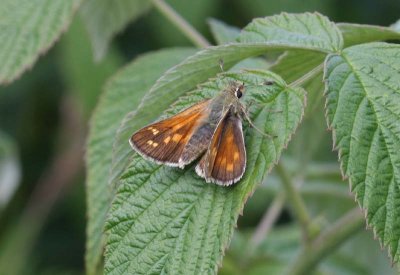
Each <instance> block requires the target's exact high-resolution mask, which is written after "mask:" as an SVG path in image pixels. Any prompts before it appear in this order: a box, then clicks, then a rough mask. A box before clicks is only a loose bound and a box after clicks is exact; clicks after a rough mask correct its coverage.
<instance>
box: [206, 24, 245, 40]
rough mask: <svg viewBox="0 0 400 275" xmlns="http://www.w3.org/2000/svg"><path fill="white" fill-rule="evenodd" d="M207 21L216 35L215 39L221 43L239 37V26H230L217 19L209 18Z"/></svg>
mask: <svg viewBox="0 0 400 275" xmlns="http://www.w3.org/2000/svg"><path fill="white" fill-rule="evenodd" d="M207 22H208V25H210V29H211V33H212V35H213V36H214V39H215V41H216V42H217V44H219V45H222V44H227V43H230V42H235V41H236V39H237V38H238V37H239V34H240V29H239V28H236V27H233V26H229V25H227V24H225V23H224V22H222V21H219V20H217V19H209V20H208V21H207Z"/></svg>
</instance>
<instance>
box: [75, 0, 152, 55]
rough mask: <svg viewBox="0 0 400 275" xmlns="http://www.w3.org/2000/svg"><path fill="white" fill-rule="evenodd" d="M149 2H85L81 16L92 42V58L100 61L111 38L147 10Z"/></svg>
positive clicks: (97, 0)
mask: <svg viewBox="0 0 400 275" xmlns="http://www.w3.org/2000/svg"><path fill="white" fill-rule="evenodd" d="M150 7H151V1H149V0H120V1H112V0H86V1H85V2H84V3H83V4H82V8H81V15H82V18H83V20H84V22H85V25H86V28H87V30H88V32H89V36H90V38H91V40H92V45H93V51H94V58H95V60H96V61H99V60H101V59H102V58H103V57H104V55H105V54H106V52H107V49H108V45H109V44H110V41H111V40H112V38H113V37H114V36H115V35H116V34H117V33H119V32H121V31H122V30H123V29H124V28H125V27H126V26H127V25H128V23H129V22H131V21H134V20H136V19H137V18H138V17H139V16H140V15H142V14H143V13H144V12H146V11H147V10H149V8H150Z"/></svg>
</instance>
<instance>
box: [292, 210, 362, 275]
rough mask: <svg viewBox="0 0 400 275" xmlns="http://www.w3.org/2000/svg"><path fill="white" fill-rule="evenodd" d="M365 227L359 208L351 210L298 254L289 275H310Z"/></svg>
mask: <svg viewBox="0 0 400 275" xmlns="http://www.w3.org/2000/svg"><path fill="white" fill-rule="evenodd" d="M364 226H365V219H364V216H363V214H362V212H361V211H360V209H359V208H358V207H357V208H355V209H353V210H350V211H349V212H348V213H347V214H346V215H345V216H343V217H342V218H340V219H339V220H338V221H336V223H335V224H333V225H332V226H331V227H329V229H327V230H326V231H324V232H323V233H321V234H320V235H319V237H318V238H316V239H315V240H314V241H313V242H312V243H311V245H309V246H305V247H304V248H303V249H302V250H301V251H300V253H299V254H298V257H297V259H296V260H295V261H294V263H293V264H292V265H291V266H290V267H289V269H288V272H287V274H290V275H301V274H310V272H311V271H312V269H314V268H315V267H316V266H317V265H318V263H319V262H320V261H321V260H322V259H323V258H325V257H326V256H327V255H329V254H330V253H332V252H333V251H334V250H335V249H336V248H338V247H339V246H340V245H341V244H342V243H344V242H345V241H346V240H347V239H348V238H349V237H351V236H352V235H353V234H355V233H357V232H358V231H359V230H360V229H361V228H363V227H364Z"/></svg>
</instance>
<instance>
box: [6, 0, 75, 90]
mask: <svg viewBox="0 0 400 275" xmlns="http://www.w3.org/2000/svg"><path fill="white" fill-rule="evenodd" d="M79 4H80V0H54V1H47V0H37V1H26V0H3V1H2V3H1V4H0V41H1V43H0V63H1V66H0V84H2V83H3V84H4V83H9V82H11V81H13V80H15V79H16V78H17V77H19V76H20V75H21V74H22V72H23V71H25V70H27V69H28V68H30V67H32V66H33V64H34V63H35V61H36V60H37V59H38V57H39V55H40V54H43V53H45V52H46V51H47V50H48V49H49V48H50V47H51V46H52V45H53V44H54V43H55V41H56V40H57V39H58V38H59V37H60V35H61V33H62V32H63V31H64V30H65V29H66V28H67V26H68V24H69V23H70V22H71V20H72V17H73V15H74V12H75V10H76V9H77V7H78V5H79Z"/></svg>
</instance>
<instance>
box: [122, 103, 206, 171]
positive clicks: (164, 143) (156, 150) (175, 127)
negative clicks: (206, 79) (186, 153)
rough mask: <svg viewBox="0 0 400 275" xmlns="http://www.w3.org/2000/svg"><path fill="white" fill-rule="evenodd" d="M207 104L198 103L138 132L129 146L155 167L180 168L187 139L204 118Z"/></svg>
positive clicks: (131, 139)
mask: <svg viewBox="0 0 400 275" xmlns="http://www.w3.org/2000/svg"><path fill="white" fill-rule="evenodd" d="M209 101H210V100H205V101H202V102H200V103H197V104H195V105H193V106H192V107H189V108H188V109H186V110H184V111H182V112H180V113H178V114H176V115H175V116H172V117H170V118H167V119H165V120H161V121H158V122H155V123H153V124H150V125H148V126H146V127H144V128H142V129H140V130H139V131H137V132H136V133H134V134H133V135H132V137H131V138H130V140H129V143H130V144H131V146H132V148H133V149H135V150H136V151H137V152H138V153H139V154H141V155H142V156H144V157H147V158H150V159H151V160H153V161H155V162H157V163H165V164H167V165H170V166H183V165H181V164H180V163H179V158H180V156H181V154H182V152H183V149H184V148H185V145H186V144H187V142H188V141H189V139H190V137H191V136H192V135H193V133H194V132H195V130H196V129H197V128H198V127H199V126H201V125H202V124H203V123H204V121H205V119H206V118H207V116H208V112H207V106H208V104H209Z"/></svg>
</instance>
